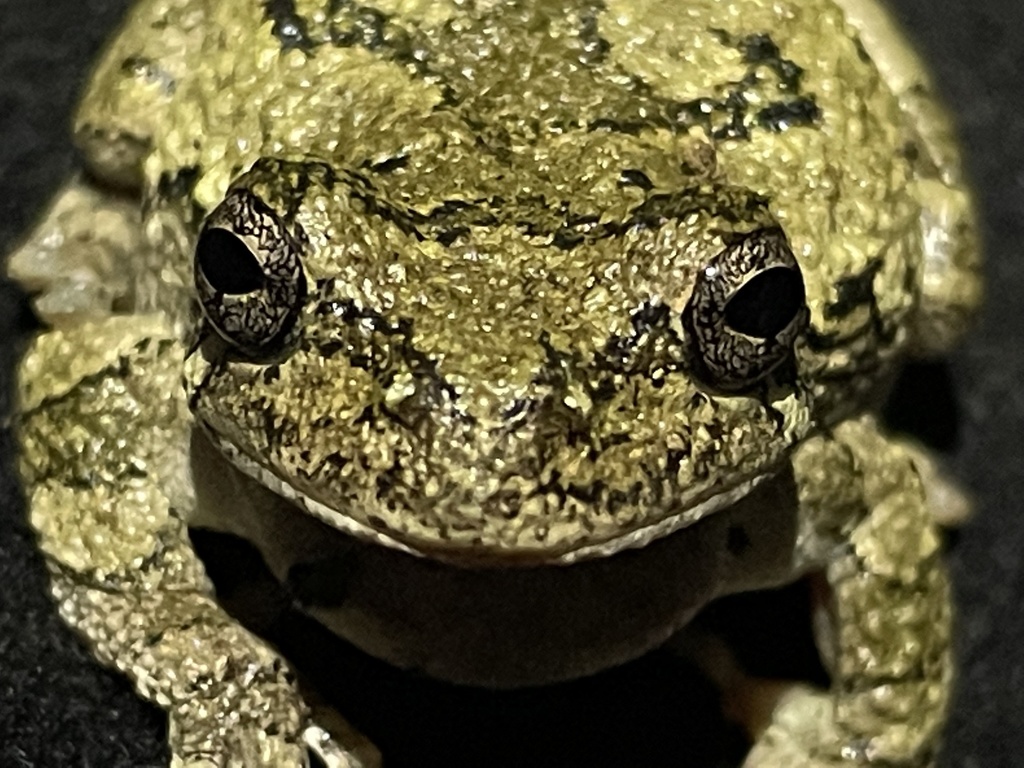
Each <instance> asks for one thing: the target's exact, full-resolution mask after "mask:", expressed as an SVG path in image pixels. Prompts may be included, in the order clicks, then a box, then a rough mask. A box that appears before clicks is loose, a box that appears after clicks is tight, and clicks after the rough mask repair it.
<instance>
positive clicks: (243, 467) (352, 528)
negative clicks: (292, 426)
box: [207, 428, 771, 566]
mask: <svg viewBox="0 0 1024 768" xmlns="http://www.w3.org/2000/svg"><path fill="white" fill-rule="evenodd" d="M207 434H208V435H209V436H210V437H211V438H212V440H213V442H214V444H215V445H216V446H217V448H218V449H219V450H220V451H221V453H222V454H223V455H224V456H226V457H227V459H228V460H229V461H230V462H231V463H232V464H233V465H234V466H235V467H237V468H238V469H239V470H240V471H241V472H243V473H245V474H246V475H248V476H249V477H251V478H253V479H254V480H256V481H257V482H259V483H261V484H262V485H263V486H265V487H267V488H269V489H270V490H271V491H273V492H274V493H276V494H278V495H279V496H281V497H282V498H284V499H286V500H288V501H290V502H291V503H293V504H296V505H297V506H299V507H301V508H302V509H304V510H306V511H307V512H308V513H309V514H311V515H313V516H314V517H316V518H317V519H319V520H321V521H322V522H324V523H326V524H327V525H329V526H331V527H332V528H334V529H336V530H339V531H341V532H342V533H345V534H347V535H349V536H352V537H354V538H357V539H359V540H361V541H367V542H371V543H373V544H378V545H380V546H383V547H388V548H389V549H395V550H398V551H400V552H405V553H406V554H409V555H414V556H416V557H424V558H428V559H431V560H438V561H442V562H446V563H449V564H451V565H461V566H487V565H492V566H493V565H508V566H537V565H571V564H573V563H577V562H581V561H583V560H591V559H596V558H600V557H608V556H610V555H614V554H616V553H617V552H621V551H623V550H626V549H639V548H641V547H645V546H647V545H648V544H650V543H651V542H653V541H655V540H656V539H660V538H662V537H663V536H668V535H669V534H671V533H675V532H676V531H678V530H680V529H682V528H686V527H688V526H691V525H693V524H694V523H696V522H698V521H699V520H702V519H703V518H705V517H707V516H708V515H710V514H712V513H714V512H718V511H719V510H722V509H725V508H726V507H730V506H732V505H733V504H735V503H736V502H738V501H739V500H740V499H742V498H743V497H744V496H746V495H747V494H749V493H750V492H751V491H752V490H754V488H756V487H757V486H758V485H760V484H761V483H762V482H764V481H765V480H767V479H768V478H769V477H771V474H763V475H757V476H755V477H753V478H750V479H748V480H745V481H743V482H741V483H739V484H738V485H736V486H733V487H732V488H729V489H728V490H725V491H722V492H721V493H717V494H715V495H714V496H711V497H710V498H707V499H704V500H703V501H701V502H699V503H697V504H693V505H691V506H688V507H685V508H683V509H682V510H680V511H679V512H676V513H674V514H672V515H670V516H668V517H666V518H664V519H662V520H658V521H657V522H655V523H652V524H651V525H647V526H644V527H642V528H634V529H632V530H629V531H625V532H624V533H622V534H621V535H618V536H615V537H613V538H611V539H604V540H602V541H599V542H596V543H593V544H583V545H581V546H578V547H576V548H574V549H570V550H551V551H547V552H546V551H544V550H543V549H536V550H525V551H517V552H513V551H506V552H501V551H496V550H494V549H492V548H487V549H485V550H482V549H475V548H473V547H469V546H450V547H444V546H436V547H423V548H419V549H418V548H416V547H413V546H410V545H408V544H405V543H403V542H402V541H400V540H398V539H397V538H395V537H394V536H391V535H388V534H386V533H382V532H381V531H378V530H375V529H373V528H371V527H369V526H368V525H365V524H364V523H360V522H359V521H358V520H355V519H353V518H352V517H350V516H348V515H346V514H344V513H342V512H338V511H337V510H336V509H333V508H332V507H330V506H328V505H327V504H324V503H323V502H320V501H317V500H316V499H313V498H311V497H310V496H308V495H307V494H305V493H303V492H302V491H300V490H298V489H296V488H295V487H294V486H292V485H291V483H289V482H288V481H287V480H284V479H283V478H281V477H280V476H279V475H278V474H276V473H275V472H273V471H272V470H270V469H267V468H266V467H264V466H263V465H261V464H259V463H258V462H256V461H254V460H253V459H251V458H250V457H249V456H248V455H246V454H245V453H244V452H243V451H241V450H239V449H238V448H236V447H235V446H234V445H233V444H232V443H231V442H230V441H228V440H225V439H223V438H222V437H221V436H220V435H218V434H217V433H216V432H215V431H213V430H212V429H209V428H207Z"/></svg>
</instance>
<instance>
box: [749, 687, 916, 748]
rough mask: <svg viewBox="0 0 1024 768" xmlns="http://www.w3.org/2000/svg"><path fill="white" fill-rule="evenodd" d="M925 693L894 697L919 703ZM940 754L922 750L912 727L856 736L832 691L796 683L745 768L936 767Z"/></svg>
mask: <svg viewBox="0 0 1024 768" xmlns="http://www.w3.org/2000/svg"><path fill="white" fill-rule="evenodd" d="M919 693H920V691H914V690H909V689H904V690H902V691H901V690H899V689H898V688H897V690H895V691H894V692H893V697H894V699H896V700H902V701H903V702H904V703H905V704H906V705H907V706H918V705H919V704H920V702H919V701H918V695H919ZM934 758H935V755H934V753H933V752H932V751H931V750H927V749H926V750H922V749H921V739H920V738H919V737H918V736H917V735H915V734H914V733H913V731H912V730H911V729H906V728H898V727H894V728H891V729H889V731H888V732H884V733H879V734H878V735H876V736H875V737H873V738H869V737H864V738H854V739H851V738H850V737H849V731H848V728H847V727H846V724H845V723H843V722H837V709H836V701H835V697H834V696H833V695H832V694H831V693H829V692H828V691H819V690H814V689H812V688H809V687H805V686H802V685H794V686H792V687H791V688H789V690H788V691H786V692H785V693H784V694H783V695H782V696H780V697H779V698H778V703H777V705H776V707H775V711H774V715H773V717H772V722H771V724H770V725H769V726H768V728H767V729H765V730H764V732H763V733H762V734H761V737H760V738H759V739H758V741H757V743H756V744H755V745H754V748H753V749H752V750H751V751H750V753H749V754H748V755H747V759H746V761H745V762H744V764H743V768H780V767H781V766H785V768H850V767H851V766H860V765H865V766H875V765H878V766H886V768H890V767H892V766H900V768H932V766H934V765H935V760H934Z"/></svg>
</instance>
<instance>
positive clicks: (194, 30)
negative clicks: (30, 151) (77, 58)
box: [74, 0, 207, 188]
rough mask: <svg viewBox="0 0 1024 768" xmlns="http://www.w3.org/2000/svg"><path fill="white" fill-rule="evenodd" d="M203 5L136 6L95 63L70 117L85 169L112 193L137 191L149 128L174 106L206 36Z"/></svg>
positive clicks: (198, 0) (150, 1)
mask: <svg viewBox="0 0 1024 768" xmlns="http://www.w3.org/2000/svg"><path fill="white" fill-rule="evenodd" d="M205 5H206V4H205V3H204V2H203V0H142V1H141V2H139V3H137V4H136V5H135V6H134V7H133V8H132V10H131V11H130V12H129V14H128V15H127V17H126V18H125V19H124V21H123V22H122V24H121V27H120V29H119V31H118V32H117V34H116V35H115V36H114V38H113V39H112V40H111V41H110V42H109V43H108V44H107V47H106V49H105V51H104V53H103V55H102V57H101V58H100V59H99V61H98V62H97V64H96V66H95V68H94V70H93V72H92V75H91V76H90V79H89V82H88V85H87V87H86V89H85V92H84V94H83V96H82V100H81V103H80V105H79V108H78V111H77V113H76V115H75V117H74V137H75V143H76V145H77V146H78V148H79V150H80V151H81V152H82V155H83V159H84V161H85V163H86V165H87V166H88V167H89V169H90V170H91V171H92V172H93V173H94V174H95V175H96V176H98V177H99V178H100V179H102V180H104V181H106V182H109V183H111V184H114V185H116V186H118V187H128V188H135V187H138V186H140V185H141V181H142V163H143V161H144V160H145V157H146V155H147V153H148V151H149V149H150V147H151V145H152V141H153V135H154V132H155V128H156V126H157V125H158V124H159V123H160V122H161V121H163V120H165V119H166V118H167V116H168V114H169V112H170V110H172V109H173V108H174V106H175V103H176V102H175V95H176V93H178V92H179V90H180V85H181V82H182V81H183V80H184V79H185V78H187V77H189V76H190V72H191V70H192V67H193V64H194V61H193V59H194V57H195V56H196V54H197V53H198V52H199V50H200V49H201V47H202V42H203V38H204V36H205V35H206V33H207V12H206V7H205Z"/></svg>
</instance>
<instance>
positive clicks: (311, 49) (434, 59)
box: [78, 0, 920, 320]
mask: <svg viewBox="0 0 1024 768" xmlns="http://www.w3.org/2000/svg"><path fill="white" fill-rule="evenodd" d="M167 8H168V4H167V3H164V2H161V3H153V2H144V3H142V4H141V5H140V6H139V7H138V8H137V9H136V10H135V12H134V16H133V17H132V18H131V19H130V20H129V21H128V23H127V25H126V26H125V28H124V30H123V32H122V34H121V37H120V38H119V39H118V40H117V41H116V42H115V44H114V45H113V46H112V48H111V50H110V51H109V52H108V54H107V57H106V59H105V61H104V63H103V64H102V65H101V67H100V69H99V71H98V73H97V76H96V77H95V78H94V81H93V84H92V87H91V90H90V93H89V94H88V95H87V97H86V99H85V100H84V103H83V109H82V111H81V113H80V115H79V120H78V133H79V136H80V139H81V142H82V143H83V144H85V145H86V146H87V149H88V148H89V146H90V143H92V144H95V143H96V142H93V138H95V137H96V136H97V135H101V136H102V137H104V140H105V142H101V144H102V145H103V147H104V153H105V155H104V156H103V158H102V160H101V165H103V166H104V167H105V168H106V169H107V170H108V172H109V171H110V168H111V167H113V168H114V170H115V171H116V174H117V175H119V176H120V177H125V176H132V175H133V174H134V175H136V176H137V175H138V172H137V171H135V170H132V168H133V167H134V166H132V163H135V162H136V161H138V160H140V159H141V160H143V161H144V162H143V166H144V172H143V174H142V176H143V177H144V180H145V183H146V185H147V187H148V188H149V189H150V190H152V191H161V192H164V193H166V192H168V191H171V192H180V191H182V190H187V191H188V192H189V193H190V194H191V196H192V197H193V198H194V200H195V201H196V202H198V203H199V208H200V209H201V210H207V211H208V210H210V209H211V208H212V207H213V206H215V205H216V204H217V203H218V202H220V200H221V199H222V198H223V194H224V192H225V190H226V188H227V186H228V185H229V184H230V183H231V182H232V180H233V179H235V178H237V176H238V175H239V174H240V173H241V172H242V171H244V170H245V169H247V168H248V167H250V166H251V165H252V164H253V163H254V162H255V161H256V160H258V159H259V158H261V157H267V156H274V157H280V158H285V159H290V160H299V161H309V160H311V159H315V160H318V161H322V162H325V163H327V164H328V165H330V166H331V167H333V168H335V169H338V168H345V169H350V170H352V171H354V172H356V173H358V174H360V175H361V176H362V177H364V178H369V179H370V180H371V183H372V184H373V187H374V190H375V194H377V195H379V197H381V198H382V199H386V200H389V201H391V202H393V203H396V204H400V205H401V206H402V207H403V209H404V210H406V211H409V212H411V213H413V214H429V213H430V212H433V211H437V210H438V209H439V207H443V206H447V207H448V210H451V208H452V207H453V206H455V207H457V206H460V205H466V204H473V203H477V202H480V201H498V202H499V203H500V204H501V205H502V206H503V208H504V209H505V215H506V217H507V218H509V219H511V220H515V219H516V218H517V216H518V219H519V220H522V221H530V222H531V223H533V224H537V223H538V222H537V218H538V214H537V213H536V211H535V210H534V211H531V212H517V211H516V210H514V209H515V206H521V207H530V206H531V201H532V203H534V204H535V203H536V202H537V201H541V207H544V208H545V209H546V210H547V211H550V210H551V209H552V208H554V207H555V206H554V201H564V206H565V207H566V209H571V214H572V217H571V218H573V217H574V219H575V220H576V221H584V222H590V223H592V222H593V221H595V220H622V219H623V218H624V213H625V212H627V211H630V210H633V209H635V208H636V206H638V205H640V204H642V203H643V202H644V201H645V200H647V199H649V198H651V197H652V196H656V195H658V194H664V193H673V192H677V191H679V190H684V189H687V188H692V187H694V185H700V184H705V183H707V182H709V181H711V180H714V181H715V182H718V183H727V184H733V185H739V186H742V187H745V188H747V189H749V190H750V191H752V192H754V193H756V194H758V195H763V196H764V197H766V198H767V199H770V200H771V206H772V212H773V215H774V216H775V217H776V218H777V219H778V220H779V222H780V223H781V224H782V225H783V226H784V227H785V228H786V231H787V233H788V235H789V237H790V238H791V240H792V242H793V246H794V251H795V252H796V253H797V254H798V257H800V258H801V259H802V260H805V264H807V267H805V269H804V271H805V274H806V275H807V276H808V277H809V282H810V284H809V285H808V294H809V296H810V297H811V298H812V301H810V302H809V303H810V305H811V307H812V311H814V309H815V302H814V301H813V298H814V297H816V296H825V295H826V294H828V293H829V291H831V290H832V287H833V286H834V285H835V284H836V282H837V281H838V280H839V279H841V278H842V276H843V275H856V274H860V273H862V272H863V271H864V270H865V269H867V268H868V267H869V266H870V264H871V263H872V260H873V259H874V258H875V256H876V255H877V253H878V252H879V249H880V248H881V247H882V246H883V245H884V244H887V243H889V242H891V241H896V246H897V249H908V250H919V249H920V245H919V241H918V236H917V234H916V232H912V231H911V230H914V229H915V228H914V227H913V226H911V224H910V222H911V221H912V220H914V219H916V218H917V217H919V206H918V205H917V204H916V203H915V201H913V200H912V199H911V198H910V196H909V194H908V193H907V184H908V181H909V180H910V179H911V178H912V177H913V174H914V169H913V168H912V167H911V162H910V161H908V160H906V159H905V158H904V157H903V156H902V155H901V151H902V150H903V149H904V148H905V145H906V143H907V141H908V140H910V139H911V138H912V136H911V135H910V132H909V131H908V130H907V129H906V126H905V124H904V123H905V120H904V119H903V117H902V115H901V113H900V109H899V106H898V104H897V100H896V98H895V97H894V96H893V95H892V94H891V93H890V92H889V91H888V89H887V88H886V87H885V86H884V84H883V83H882V81H881V79H880V78H879V75H878V72H877V70H876V68H875V67H874V66H873V64H872V63H871V61H870V60H869V59H868V57H867V55H866V54H865V52H864V50H863V48H862V47H861V46H860V45H859V43H858V41H857V38H856V35H855V34H853V31H852V30H851V29H850V28H849V27H848V26H847V25H846V22H845V20H844V16H843V13H842V12H841V10H840V8H839V7H838V6H837V5H836V4H834V3H833V2H831V0H812V1H810V2H809V1H808V0H799V1H797V0H788V1H787V2H762V1H761V0H744V1H743V2H735V3H721V2H717V1H716V0H700V1H699V2H688V3H685V4H680V3H678V2H674V1H673V0H644V1H643V2H635V1H634V0H629V1H628V2H627V0H609V2H605V3H595V2H586V1H583V0H575V1H572V0H565V1H564V2H542V1H541V0H534V1H531V2H515V3H511V2H510V3H498V2H486V3H476V4H463V3H455V2H434V1H433V0H422V1H415V0H402V1H399V0H377V2H375V3H362V4H355V3H333V2H306V3H270V4H267V3H260V2H235V3H214V2H206V1H205V0H176V2H174V3H171V4H170V10H169V11H168V10H167ZM157 22H159V23H157ZM119 135H120V136H122V137H127V138H126V139H125V140H124V141H122V142H121V143H122V144H123V145H124V146H125V147H127V148H128V149H127V150H123V149H122V150H121V151H120V152H119V153H117V152H111V151H110V149H109V146H108V145H109V143H110V142H109V139H110V137H113V136H119ZM136 148H144V149H139V150H138V151H133V150H135V149H136ZM94 154H96V153H95V152H94ZM112 156H113V157H112ZM513 195H514V197H515V198H516V199H515V200H511V201H510V200H509V199H508V198H509V197H511V196H513ZM533 208H534V209H536V208H537V206H536V205H533ZM561 223H563V222H553V223H551V226H550V230H551V232H552V233H556V232H557V231H558V230H559V225H560V224H561ZM541 225H542V226H543V223H541ZM552 236H554V234H552ZM840 238H841V241H842V242H841V248H840V247H839V239H840ZM840 251H841V252H842V253H841V255H837V254H839V253H840ZM903 255H905V254H899V253H898V254H897V255H896V257H895V258H891V259H887V260H886V264H885V265H884V266H883V278H885V279H887V280H888V282H891V283H892V284H899V283H902V282H904V281H903V280H902V279H901V275H900V274H897V272H899V270H902V269H904V268H905V264H906V259H904V258H902V256H903ZM826 257H827V258H826ZM826 262H828V265H829V268H827V269H820V268H819V266H820V265H825V263H826ZM886 270H889V272H890V273H891V274H888V273H886ZM815 283H817V284H815ZM905 300H906V297H905V296H903V297H901V298H894V301H905ZM887 309H892V310H896V311H897V313H899V311H900V308H899V307H891V308H887ZM818 319H819V320H821V319H822V318H821V317H820V316H819V318H818Z"/></svg>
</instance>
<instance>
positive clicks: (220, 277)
mask: <svg viewBox="0 0 1024 768" xmlns="http://www.w3.org/2000/svg"><path fill="white" fill-rule="evenodd" d="M196 259H197V261H198V264H199V268H200V269H201V270H202V272H203V277H205V278H206V279H207V280H208V281H209V283H210V285H212V286H213V289H214V290H215V291H219V292H220V293H227V294H235V295H241V294H246V293H252V292H253V291H258V290H259V289H260V288H262V287H263V284H264V277H263V270H262V269H260V265H259V262H257V261H256V257H255V256H253V255H252V251H250V250H249V249H248V247H246V245H245V243H243V242H242V241H241V240H239V239H238V237H237V236H235V235H234V234H232V233H231V232H228V231H227V230H226V229H208V230H206V231H205V232H203V234H202V235H200V236H199V243H198V244H197V245H196Z"/></svg>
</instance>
